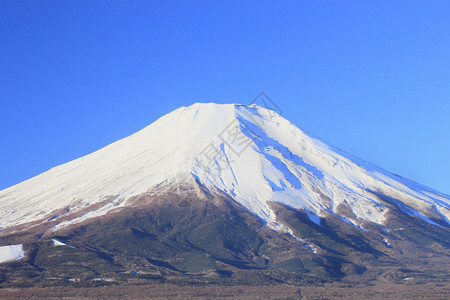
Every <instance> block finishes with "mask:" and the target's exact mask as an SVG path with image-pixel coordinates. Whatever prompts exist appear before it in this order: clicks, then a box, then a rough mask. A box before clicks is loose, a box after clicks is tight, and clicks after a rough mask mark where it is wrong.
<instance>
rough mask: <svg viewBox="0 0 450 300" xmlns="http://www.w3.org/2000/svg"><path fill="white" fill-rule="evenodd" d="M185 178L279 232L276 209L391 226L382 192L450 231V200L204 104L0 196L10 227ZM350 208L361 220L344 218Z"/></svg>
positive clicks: (274, 123) (235, 110)
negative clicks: (280, 205) (449, 226)
mask: <svg viewBox="0 0 450 300" xmlns="http://www.w3.org/2000/svg"><path fill="white" fill-rule="evenodd" d="M183 174H188V175H187V176H188V177H193V178H195V180H196V181H197V182H199V183H200V184H202V185H203V186H204V187H205V188H207V189H209V190H211V191H219V192H223V193H226V194H227V195H229V196H230V197H231V198H233V199H234V200H235V201H237V202H238V203H240V204H241V205H243V206H244V207H245V208H247V209H248V210H249V211H251V212H252V213H254V214H256V215H257V216H259V217H260V218H261V219H263V220H264V221H266V222H267V224H268V225H269V226H271V227H272V228H279V229H280V228H281V227H280V226H281V225H280V224H278V222H277V219H276V217H275V214H274V213H273V212H272V210H271V209H270V205H269V202H271V201H274V202H281V203H284V204H287V205H289V206H291V207H294V208H299V209H304V210H305V211H306V212H307V213H308V215H309V216H310V218H311V220H313V221H315V222H318V220H319V218H318V217H320V216H324V215H325V214H327V213H331V214H337V215H339V216H340V217H341V218H343V219H344V220H346V221H348V222H351V223H353V224H355V225H356V226H359V224H360V222H361V221H371V222H374V223H377V224H380V225H383V224H384V222H385V219H386V213H387V212H388V211H389V208H388V207H387V206H385V205H384V204H382V203H381V201H379V198H378V197H377V194H380V195H383V196H387V197H391V198H393V199H396V200H398V201H400V202H401V205H402V207H403V210H404V212H406V213H408V214H410V215H415V216H418V217H420V218H422V219H424V220H426V221H427V222H430V223H434V221H433V220H441V221H443V222H447V223H450V197H449V196H447V195H443V194H440V193H438V192H436V191H434V190H432V189H429V188H427V187H425V186H422V185H419V184H417V183H414V182H412V181H409V180H406V179H403V178H401V177H399V176H397V175H393V174H391V173H389V172H387V171H385V170H383V169H381V168H378V167H376V166H374V165H371V164H369V163H366V162H364V161H361V160H360V159H357V158H355V157H352V156H351V155H349V154H346V153H345V152H343V151H341V150H339V149H336V148H333V147H331V146H328V145H326V144H324V143H323V142H321V141H320V140H318V139H317V138H315V137H313V136H310V135H308V134H306V133H305V132H303V131H302V130H300V129H298V128H297V127H296V126H294V125H293V124H291V123H290V122H289V121H287V120H286V119H284V118H282V117H281V116H280V115H278V114H276V113H275V112H273V111H271V110H268V109H266V108H263V107H260V106H256V105H252V106H243V105H235V104H226V105H219V104H213V103H209V104H200V103H196V104H194V105H192V106H189V107H181V108H179V109H177V110H175V111H173V112H171V113H169V114H167V115H165V116H163V117H162V118H160V119H158V120H157V121H156V122H154V123H153V124H151V125H149V126H148V127H146V128H144V129H142V130H141V131H139V132H137V133H135V134H133V135H131V136H129V137H127V138H124V139H122V140H119V141H117V142H115V143H113V144H111V145H109V146H106V147H104V148H102V149H100V150H98V151H96V152H94V153H92V154H89V155H87V156H84V157H81V158H79V159H76V160H74V161H71V162H69V163H66V164H63V165H60V166H58V167H55V168H53V169H51V170H49V171H47V172H45V173H43V174H40V175H38V176H36V177H34V178H31V179H29V180H27V181H24V182H22V183H19V184H17V185H15V186H13V187H10V188H8V189H5V190H3V191H0V207H1V210H0V228H3V229H4V228H7V227H11V226H15V225H19V224H25V223H28V222H33V221H37V220H47V219H48V218H49V217H50V216H53V218H56V219H57V218H58V216H60V217H61V216H66V215H68V214H73V213H75V212H80V211H81V210H83V209H86V208H88V207H90V206H91V205H93V204H97V205H96V207H95V209H87V210H86V212H84V213H83V215H82V216H81V217H79V218H77V219H76V220H75V221H82V220H84V219H87V218H92V217H96V216H99V215H103V214H105V213H107V212H108V211H110V210H111V209H114V208H117V207H124V206H126V205H127V200H128V199H130V198H131V197H133V196H136V195H139V194H142V193H144V192H148V191H151V190H153V189H154V188H155V186H157V185H158V184H160V183H162V182H165V181H167V180H169V181H171V182H172V184H177V182H178V181H179V178H181V177H180V176H186V175H183ZM342 206H345V207H348V208H349V209H350V211H351V214H350V215H348V214H346V215H345V216H344V215H343V214H341V213H340V207H342ZM58 213H59V214H60V215H56V216H55V214H58ZM71 222H74V221H71ZM69 223H70V222H68V223H61V224H60V225H59V226H58V227H56V229H58V228H61V227H64V226H65V225H67V224H69Z"/></svg>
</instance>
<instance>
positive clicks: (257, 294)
mask: <svg viewBox="0 0 450 300" xmlns="http://www.w3.org/2000/svg"><path fill="white" fill-rule="evenodd" d="M0 298H1V299H30V298H33V299H39V298H46V299H51V298H58V299H337V298H339V299H450V283H427V284H420V285H410V284H390V283H380V284H377V285H373V286H366V285H360V286H355V285H351V284H343V283H332V284H325V285H323V286H301V287H299V286H291V285H273V286H178V285H173V284H155V285H139V284H138V283H135V284H133V285H120V286H109V287H99V288H29V289H21V290H20V289H2V290H0Z"/></svg>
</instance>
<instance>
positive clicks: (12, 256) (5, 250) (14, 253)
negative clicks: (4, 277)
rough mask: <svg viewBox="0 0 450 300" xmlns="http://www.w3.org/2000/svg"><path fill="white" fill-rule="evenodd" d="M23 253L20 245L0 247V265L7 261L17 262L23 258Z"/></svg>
mask: <svg viewBox="0 0 450 300" xmlns="http://www.w3.org/2000/svg"><path fill="white" fill-rule="evenodd" d="M24 255H25V252H24V251H23V248H22V245H11V246H3V247H0V264H1V263H4V262H8V261H14V260H19V259H21V258H23V256H24Z"/></svg>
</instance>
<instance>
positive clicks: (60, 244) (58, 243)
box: [52, 239, 78, 249]
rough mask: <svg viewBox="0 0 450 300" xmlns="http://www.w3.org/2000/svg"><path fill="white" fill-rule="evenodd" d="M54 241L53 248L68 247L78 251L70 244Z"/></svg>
mask: <svg viewBox="0 0 450 300" xmlns="http://www.w3.org/2000/svg"><path fill="white" fill-rule="evenodd" d="M52 241H53V246H68V247H70V248H73V249H78V248H77V247H74V246H71V245H69V244H66V243H63V242H60V241H58V240H55V239H53V240H52Z"/></svg>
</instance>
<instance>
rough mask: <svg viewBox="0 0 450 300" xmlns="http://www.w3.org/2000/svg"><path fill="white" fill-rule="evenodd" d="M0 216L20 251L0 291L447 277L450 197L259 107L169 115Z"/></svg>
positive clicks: (22, 188) (59, 172) (8, 205)
mask: <svg viewBox="0 0 450 300" xmlns="http://www.w3.org/2000/svg"><path fill="white" fill-rule="evenodd" d="M0 207H1V209H0V230H1V231H0V246H10V245H16V246H18V247H19V246H20V247H23V250H24V251H25V253H24V256H25V257H24V258H22V259H20V260H17V261H13V262H8V263H5V264H1V265H0V286H36V285H42V286H49V285H50V286H53V285H66V284H74V283H76V284H79V285H83V286H92V285H98V284H111V283H123V282H124V281H130V280H150V281H156V282H175V283H180V282H181V283H186V282H189V283H194V282H195V283H199V282H200V283H218V284H236V283H247V284H272V283H282V282H283V283H291V284H306V283H311V282H324V281H329V280H342V279H346V280H350V281H352V282H356V281H360V282H369V281H370V280H376V281H383V282H384V281H395V282H404V280H405V278H415V279H414V280H417V281H421V280H422V281H423V280H441V279H442V280H447V279H448V278H449V274H448V271H447V270H448V269H449V266H450V243H449V241H450V224H449V219H450V197H449V196H447V195H443V194H441V193H438V192H436V191H434V190H432V189H429V188H427V187H424V186H422V185H419V184H417V183H414V182H411V181H409V180H406V179H404V178H401V177H399V176H397V175H393V174H390V173H389V172H387V171H385V170H383V169H381V168H378V167H376V166H373V165H371V164H369V163H366V162H364V161H361V160H360V159H357V158H355V157H352V156H351V155H349V154H346V153H344V152H343V151H341V150H339V149H336V148H333V147H331V146H328V145H326V144H324V143H322V142H321V141H320V140H318V139H317V138H315V137H312V136H310V135H308V134H306V133H305V132H303V131H301V130H300V129H298V128H297V127H295V126H294V125H293V124H291V123H290V122H289V121H287V120H285V119H284V118H282V117H281V116H279V115H278V114H276V113H275V112H273V111H271V110H269V109H266V108H263V107H260V106H256V105H252V106H243V105H234V104H229V105H218V104H212V103H210V104H199V103H197V104H194V105H192V106H190V107H182V108H179V109H177V110H175V111H174V112H172V113H170V114H168V115H166V116H164V117H162V118H160V119H159V120H157V121H156V122H155V123H153V124H151V125H150V126H148V127H146V128H144V129H143V130H141V131H139V132H137V133H135V134H133V135H131V136H129V137H127V138H125V139H122V140H120V141H118V142H116V143H113V144H111V145H109V146H107V147H105V148H103V149H100V150H98V151H96V152H94V153H92V154H90V155H87V156H85V157H82V158H79V159H77V160H74V161H72V162H69V163H67V164H64V165H61V166H58V167H55V168H53V169H51V170H49V171H47V172H45V173H43V174H41V175H38V176H36V177H34V178H31V179H30V180H27V181H24V182H22V183H20V184H18V185H15V186H13V187H11V188H8V189H5V190H3V191H0ZM55 241H57V242H55ZM438 278H441V279H438ZM408 280H410V279H408Z"/></svg>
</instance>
